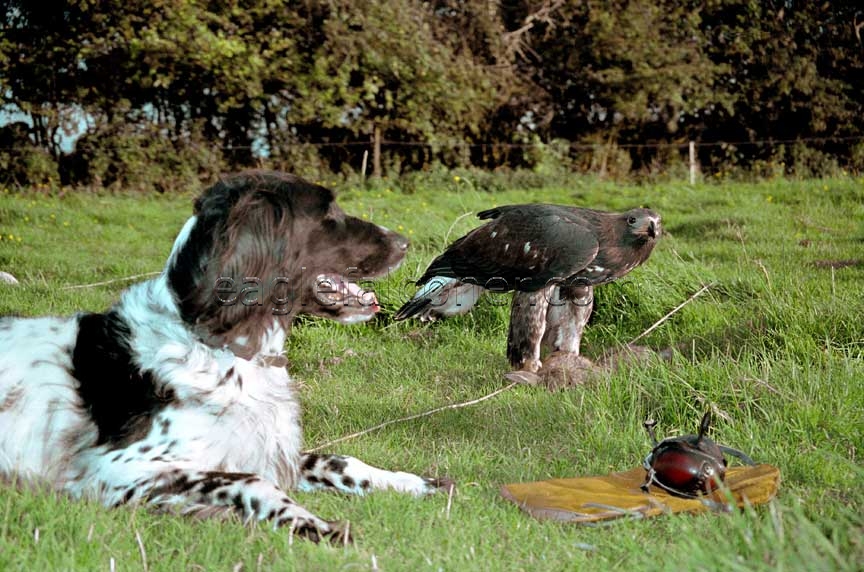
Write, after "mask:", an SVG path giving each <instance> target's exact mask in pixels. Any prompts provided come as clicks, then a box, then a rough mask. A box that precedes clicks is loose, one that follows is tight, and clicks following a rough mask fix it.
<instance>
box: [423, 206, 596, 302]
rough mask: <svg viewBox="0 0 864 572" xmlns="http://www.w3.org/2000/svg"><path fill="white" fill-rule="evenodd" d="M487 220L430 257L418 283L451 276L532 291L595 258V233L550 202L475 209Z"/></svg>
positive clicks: (497, 287) (505, 288)
mask: <svg viewBox="0 0 864 572" xmlns="http://www.w3.org/2000/svg"><path fill="white" fill-rule="evenodd" d="M480 216H481V217H483V218H491V219H492V220H490V222H488V223H486V224H485V225H483V226H481V227H479V228H476V229H474V230H472V231H471V232H469V233H468V234H467V235H465V236H463V237H462V238H460V239H459V240H457V241H456V242H454V243H453V244H452V245H450V247H449V248H448V249H447V250H446V251H445V252H444V253H443V254H441V255H440V256H439V257H438V258H436V259H435V260H433V261H432V264H430V265H429V268H428V269H427V270H426V272H425V273H424V274H423V277H422V278H420V280H419V281H418V284H421V285H422V284H425V283H426V282H428V281H429V280H431V279H432V278H435V277H447V278H455V279H457V280H459V281H461V282H469V283H474V284H478V285H480V286H482V287H484V288H486V289H489V290H493V291H499V292H503V291H508V290H520V291H523V292H534V291H536V290H539V289H541V288H543V287H544V286H545V285H546V284H547V282H549V280H551V279H553V278H560V279H566V278H568V277H569V276H571V275H572V274H574V273H575V272H577V271H578V270H581V269H583V268H584V267H585V266H587V265H588V264H590V262H591V261H592V260H594V258H595V257H596V256H597V251H598V246H599V245H598V237H597V235H596V233H595V231H594V229H592V228H591V226H590V224H589V223H588V222H587V221H586V220H585V219H584V218H581V217H580V216H578V215H577V214H574V213H572V212H571V211H568V210H567V209H564V208H561V207H556V206H554V205H512V206H508V207H499V208H497V209H491V210H488V211H483V212H482V213H480Z"/></svg>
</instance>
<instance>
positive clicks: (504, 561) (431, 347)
mask: <svg viewBox="0 0 864 572" xmlns="http://www.w3.org/2000/svg"><path fill="white" fill-rule="evenodd" d="M385 183H386V182H385ZM340 191H341V194H340V201H341V203H342V204H343V206H344V207H345V209H346V210H347V211H348V212H351V213H353V214H356V215H358V216H365V217H368V218H369V219H371V220H374V221H375V222H378V223H379V224H383V225H386V226H390V227H392V228H394V229H396V228H398V229H399V230H400V231H401V232H403V233H404V234H406V235H407V236H409V237H410V238H411V239H412V241H413V246H412V248H411V250H410V252H409V256H408V259H407V261H406V263H405V264H404V265H403V266H402V268H400V270H399V271H398V272H397V273H395V275H393V276H391V277H389V278H388V279H387V280H385V281H383V282H381V283H379V284H378V285H377V288H376V290H377V291H378V297H379V300H381V301H382V302H383V303H384V305H385V310H386V312H387V313H390V312H392V311H394V310H395V308H396V307H398V305H399V304H400V303H401V302H402V301H403V299H404V297H405V296H407V295H408V294H409V293H410V291H411V289H410V287H406V285H405V284H406V282H407V280H408V279H409V278H411V277H416V276H417V275H419V273H420V271H422V269H423V268H424V267H425V265H426V264H427V263H428V262H429V261H430V260H431V258H432V257H433V256H434V254H435V253H436V252H438V251H439V250H440V249H441V248H442V247H443V246H444V245H445V244H446V243H447V241H448V238H449V239H450V240H452V239H453V238H456V237H457V236H459V235H461V233H463V232H464V231H466V230H468V229H470V228H472V227H473V226H474V225H476V222H475V220H474V219H473V217H471V216H465V217H462V218H459V217H460V216H461V215H463V214H464V213H468V212H472V211H474V212H476V211H478V210H480V209H483V208H488V207H490V206H492V205H496V204H506V203H512V202H526V201H550V202H561V203H570V204H578V205H583V206H593V207H598V208H608V209H623V208H625V207H629V206H638V205H640V204H649V205H650V206H651V207H652V208H654V209H655V210H657V211H659V212H660V213H661V214H662V216H663V220H664V226H665V229H666V231H667V234H666V236H665V237H664V238H663V239H662V241H661V242H660V244H659V245H658V247H657V249H656V250H655V252H654V254H653V255H652V257H651V259H650V260H649V261H648V263H647V264H646V265H644V266H642V267H640V268H639V269H637V270H635V271H634V272H632V273H631V274H630V275H629V276H627V277H626V278H625V279H623V280H621V281H620V282H618V283H614V284H611V285H608V286H604V287H601V288H600V289H599V290H598V293H597V305H596V307H595V314H594V316H593V318H592V321H591V324H590V325H589V326H588V328H587V329H586V336H585V340H584V343H583V347H584V353H586V354H588V355H589V356H592V355H597V354H599V353H601V352H602V351H603V350H604V349H608V348H611V347H615V346H616V345H618V344H622V343H626V342H628V341H629V340H631V339H632V338H634V337H635V336H636V335H637V334H639V333H640V332H642V331H643V330H645V329H646V328H647V327H648V326H650V325H651V324H652V323H654V322H655V321H656V320H657V319H658V318H660V317H661V316H663V315H664V314H665V313H666V312H667V311H669V310H670V309H671V308H673V307H675V306H676V305H677V304H679V303H680V302H682V301H683V300H685V299H687V297H688V296H690V295H691V294H692V293H694V292H695V291H696V290H698V289H699V288H700V286H701V285H702V284H705V283H708V282H712V283H714V286H713V287H712V288H711V289H710V290H709V291H708V292H707V293H706V294H704V295H702V296H700V297H699V298H697V299H696V300H695V301H693V302H692V303H690V304H689V305H687V306H686V307H685V308H684V309H683V310H682V311H680V312H679V313H677V314H675V315H674V316H673V317H672V318H671V319H670V320H669V321H668V322H666V323H665V324H663V325H662V326H661V327H659V328H658V329H657V330H656V331H654V332H653V333H651V334H650V335H649V336H648V337H647V338H645V339H644V340H642V342H644V343H646V345H649V346H651V347H655V348H665V347H669V346H676V347H687V348H689V350H688V351H686V352H683V353H679V354H676V356H675V357H674V359H673V360H672V362H671V363H656V364H653V365H649V366H647V367H634V368H631V369H625V370H622V371H619V372H617V373H615V374H612V375H609V376H608V377H606V378H603V379H601V380H599V381H597V382H595V383H593V384H591V385H588V386H584V387H580V388H576V389H572V390H568V391H566V392H559V393H554V394H550V393H548V392H546V391H545V390H544V389H540V388H530V387H521V386H520V387H517V388H515V389H512V390H510V391H508V392H505V393H504V394H502V395H499V396H498V397H496V398H494V399H491V400H489V401H485V402H483V403H481V404H478V405H475V406H472V407H468V408H464V409H460V410H452V411H445V412H443V413H440V414H437V415H434V416H429V417H425V418H423V419H419V420H416V421H411V422H407V423H402V424H396V425H391V426H389V427H387V428H385V429H383V430H381V431H378V432H375V433H372V434H369V435H366V436H363V437H360V438H358V439H354V440H351V441H348V442H345V443H342V444H341V445H339V446H336V447H334V448H333V451H334V452H340V453H345V454H350V455H356V456H358V457H360V458H362V459H363V460H365V461H367V462H369V463H372V464H376V465H379V466H383V467H387V468H400V469H404V470H409V471H413V472H418V473H423V474H429V475H448V476H450V477H452V478H454V479H455V480H456V482H457V486H458V489H457V493H456V495H455V497H454V498H453V504H452V507H451V509H450V512H449V517H448V513H447V511H446V505H447V497H446V495H437V496H434V497H431V498H426V499H421V500H417V499H411V498H406V497H403V496H400V495H397V494H389V493H384V494H374V495H370V496H367V497H365V498H346V497H341V496H337V495H327V494H317V495H316V494H299V493H298V494H296V495H294V496H295V498H297V499H298V500H299V501H300V502H302V503H303V504H305V505H306V506H307V507H308V508H310V509H311V510H313V511H314V512H316V513H318V514H319V515H321V516H323V517H325V518H331V519H337V518H338V519H347V520H350V522H351V526H352V530H353V531H355V533H356V535H357V542H356V544H355V545H354V546H353V547H349V548H341V547H340V548H334V547H329V546H315V545H312V544H311V543H304V542H299V541H298V542H292V541H291V539H289V537H288V535H287V534H285V533H284V532H272V531H269V530H266V529H265V528H264V527H261V528H243V527H241V526H239V525H236V524H231V523H216V522H203V523H202V522H194V523H193V522H189V521H186V520H183V519H180V518H173V517H167V516H156V515H152V514H149V513H148V512H146V511H145V510H133V509H122V510H114V511H107V510H104V509H102V508H101V507H99V506H96V505H93V504H88V503H81V502H76V503H72V502H68V501H65V500H58V499H55V498H52V497H50V496H46V495H40V494H35V493H32V492H21V491H13V490H9V489H2V488H0V570H73V569H74V570H96V569H101V570H107V569H109V567H110V563H111V561H112V559H113V561H114V563H115V565H116V569H117V570H136V569H143V568H148V569H149V570H236V569H238V564H239V565H242V569H243V570H258V569H262V570H292V569H298V570H364V569H375V568H376V567H377V569H380V570H385V571H389V570H458V571H463V570H575V569H587V570H607V569H608V570H612V569H623V570H631V569H635V570H660V569H670V570H672V569H674V570H699V569H702V570H720V569H722V570H807V571H815V570H861V569H862V567H864V517H862V513H864V492H862V483H864V478H862V477H864V469H862V454H864V383H862V381H864V181H862V180H858V179H851V178H850V179H844V180H832V181H811V182H772V183H761V184H755V185H750V184H732V183H730V184H718V185H705V186H696V187H695V188H691V187H689V186H686V185H683V184H682V185H672V184H667V185H659V186H619V185H613V184H609V183H596V182H589V181H583V180H579V179H575V180H574V182H573V183H572V184H571V185H568V186H567V187H566V188H547V189H541V190H531V191H503V192H497V193H485V192H478V191H474V190H472V185H471V181H470V180H465V179H462V180H459V181H454V182H453V183H452V184H450V185H448V188H447V189H436V188H422V186H421V188H420V189H417V190H414V191H413V192H412V193H411V194H404V193H402V192H399V191H398V190H397V189H388V188H387V186H386V184H382V185H381V186H379V187H376V188H374V189H369V190H358V189H340ZM191 199H192V194H190V195H187V196H172V197H131V196H99V195H69V196H66V197H62V198H58V197H53V196H45V195H39V194H18V195H15V194H3V195H0V232H2V235H3V239H2V241H0V270H6V271H9V272H12V273H13V274H15V275H16V276H17V277H18V278H19V280H21V286H19V287H16V288H11V287H0V313H12V312H14V313H19V314H22V315H37V314H70V313H73V312H76V311H79V310H82V309H84V310H101V309H104V308H105V307H107V306H108V305H109V304H111V302H112V301H113V300H114V299H115V298H116V297H117V295H118V294H119V292H120V291H121V290H122V288H123V287H124V286H125V284H124V283H123V282H117V283H112V284H108V285H104V286H99V287H92V288H82V289H64V287H66V286H70V285H80V284H86V283H91V282H97V281H103V280H108V279H113V278H122V277H125V276H130V275H135V274H141V273H145V272H149V271H156V270H160V268H161V265H162V264H163V262H164V259H165V258H166V255H167V253H168V251H169V249H170V246H171V242H172V239H173V237H174V234H175V233H176V232H177V231H178V230H179V228H180V226H181V224H182V222H183V221H184V220H185V219H186V217H187V216H188V215H189V213H190V209H191ZM454 221H455V222H454ZM844 261H845V262H844ZM841 262H844V263H841ZM504 301H505V300H502V299H494V298H491V299H486V300H485V301H484V302H483V303H481V305H480V306H479V307H478V308H476V309H475V311H474V312H472V313H471V314H469V315H467V316H464V317H460V318H456V319H452V320H448V321H445V322H442V323H438V324H434V325H432V326H423V325H420V324H419V323H400V324H392V323H390V322H389V321H388V320H387V319H386V316H383V317H382V318H381V319H379V320H377V321H375V322H374V323H370V324H366V325H361V326H353V327H343V326H338V325H335V324H333V323H331V322H326V321H319V320H309V319H303V320H301V323H300V324H298V326H297V327H296V328H295V329H294V333H293V336H292V337H291V338H290V340H289V342H288V348H287V351H288V355H289V358H290V361H291V364H290V366H289V367H290V369H291V371H292V373H293V375H294V376H295V377H296V378H298V379H300V380H302V383H303V389H302V401H303V404H304V406H305V414H304V415H305V427H306V442H307V444H308V445H309V446H314V445H316V444H319V443H323V442H326V441H328V440H331V439H334V438H337V437H339V436H341V435H345V434H348V433H351V432H354V431H358V430H360V429H363V428H366V427H369V426H372V425H375V424H377V423H380V422H382V421H385V420H388V419H394V418H398V417H402V416H406V415H410V414H413V413H418V412H421V411H425V410H428V409H432V408H434V407H437V406H439V405H442V404H446V403H451V402H457V401H463V400H467V399H472V398H475V397H479V396H481V395H484V394H486V393H489V392H491V391H493V390H494V389H496V388H498V387H501V386H502V385H504V384H505V383H506V382H505V380H504V378H503V377H502V375H503V373H505V372H506V371H507V369H508V368H507V363H506V359H505V357H504V340H505V337H506V329H507V313H508V310H507V307H506V305H505V304H503V303H502V302H504ZM642 342H640V343H642ZM349 350H350V351H349ZM709 407H712V408H714V410H715V412H716V413H717V415H716V416H715V419H716V425H715V427H714V430H713V436H715V437H716V438H717V439H718V440H719V441H721V442H723V443H725V444H728V445H731V446H734V447H738V448H741V449H744V450H745V451H747V452H748V453H750V454H751V456H753V457H754V458H755V459H756V460H757V461H761V462H766V463H771V464H774V465H776V466H778V467H779V468H780V469H781V471H782V475H783V482H782V485H781V490H780V494H779V496H778V498H777V499H776V500H775V501H774V502H772V503H771V504H770V505H768V506H766V507H759V508H757V509H755V510H750V511H744V512H739V513H736V514H731V515H702V516H684V517H681V516H676V517H660V518H656V519H651V520H643V521H628V522H618V523H617V524H614V525H612V526H608V527H599V528H587V527H578V526H573V525H561V524H555V523H548V522H546V523H543V522H538V521H535V520H532V519H530V518H528V517H527V516H526V515H524V514H523V513H521V512H520V511H519V510H518V509H517V508H516V507H515V506H514V505H512V504H509V503H507V502H505V501H503V500H502V499H501V498H500V497H499V493H498V491H499V488H500V486H501V485H502V484H504V483H509V482H518V481H529V480H539V479H546V478H553V477H569V476H579V475H592V474H601V473H606V472H610V471H617V470H624V469H628V468H632V467H634V466H637V465H639V464H640V463H641V459H642V458H643V456H644V455H645V454H646V453H647V451H648V450H649V449H650V444H649V442H648V439H647V437H646V435H645V434H644V430H643V428H642V421H643V420H644V419H645V418H646V417H648V416H653V417H654V418H655V419H656V420H657V421H658V422H659V427H658V429H659V433H660V434H661V435H671V434H680V433H685V432H693V431H694V430H695V428H696V425H697V423H698V420H699V417H700V416H701V414H702V412H703V411H705V410H706V409H707V408H709ZM0 430H2V428H0ZM139 539H140V540H139ZM142 547H143V553H142Z"/></svg>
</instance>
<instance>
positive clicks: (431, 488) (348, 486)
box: [298, 453, 453, 496]
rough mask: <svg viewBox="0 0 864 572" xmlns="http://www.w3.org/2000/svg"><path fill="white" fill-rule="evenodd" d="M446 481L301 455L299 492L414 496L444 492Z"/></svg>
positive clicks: (345, 459) (358, 462) (341, 458)
mask: <svg viewBox="0 0 864 572" xmlns="http://www.w3.org/2000/svg"><path fill="white" fill-rule="evenodd" d="M452 486H453V481H451V480H450V479H434V478H429V477H421V476H418V475H414V474H412V473H405V472H402V471H385V470H383V469H378V468H376V467H372V466H370V465H367V464H366V463H364V462H363V461H361V460H359V459H356V458H354V457H346V456H344V455H317V454H314V453H303V462H302V465H301V470H300V484H299V485H298V488H299V489H300V490H303V491H317V490H331V491H339V492H343V493H350V494H360V495H362V494H365V493H367V492H369V491H372V490H394V491H398V492H403V493H409V494H413V495H415V496H420V495H426V494H430V493H434V492H436V491H438V490H442V489H443V490H447V489H448V488H449V487H452Z"/></svg>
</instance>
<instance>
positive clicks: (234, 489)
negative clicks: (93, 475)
mask: <svg viewBox="0 0 864 572" xmlns="http://www.w3.org/2000/svg"><path fill="white" fill-rule="evenodd" d="M102 486H103V495H101V496H102V498H103V499H104V500H106V501H107V502H108V504H112V505H120V504H126V503H129V502H135V501H143V502H146V503H148V504H152V505H154V506H156V507H158V508H160V509H164V510H167V511H169V512H179V513H181V514H188V515H193V516H199V517H210V516H217V515H220V514H224V513H226V512H233V513H235V514H237V515H238V516H240V517H241V518H242V519H243V520H244V522H246V523H248V522H251V521H263V522H267V523H270V524H272V526H273V528H274V529H275V528H287V529H289V530H290V531H291V532H293V533H294V534H296V535H298V536H301V537H304V538H307V539H309V540H312V541H313V542H319V541H321V540H325V539H326V540H329V541H331V542H333V543H337V544H338V543H347V542H350V540H351V539H350V537H349V535H348V532H347V531H346V530H345V529H344V528H343V527H342V525H341V524H340V523H337V522H329V521H326V520H323V519H321V518H318V517H317V516H315V515H314V514H312V513H311V512H309V511H308V510H306V509H305V508H303V507H302V506H300V505H298V504H297V503H295V502H294V501H293V500H291V499H290V498H289V497H288V495H286V494H285V493H284V492H283V491H282V490H280V489H279V488H278V487H277V486H276V485H274V484H273V483H270V482H268V481H266V480H264V479H262V478H261V477H259V476H257V475H254V474H252V473H228V472H221V471H194V470H186V469H182V468H170V469H167V470H160V471H159V472H158V473H157V474H156V475H155V476H151V477H144V478H139V479H137V480H135V481H133V482H131V483H129V484H128V485H120V486H112V487H108V486H107V485H106V484H105V483H104V482H103V484H102ZM107 490H110V491H111V494H109V495H106V494H104V491H107Z"/></svg>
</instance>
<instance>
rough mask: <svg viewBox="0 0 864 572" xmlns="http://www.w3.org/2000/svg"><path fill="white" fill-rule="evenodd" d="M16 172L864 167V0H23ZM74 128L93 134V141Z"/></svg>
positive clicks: (7, 33)
mask: <svg viewBox="0 0 864 572" xmlns="http://www.w3.org/2000/svg"><path fill="white" fill-rule="evenodd" d="M0 14H2V18H3V20H2V29H0V100H2V114H0V123H2V124H3V125H2V127H0V178H4V179H5V182H6V183H9V182H12V183H18V184H27V183H33V182H39V181H38V180H37V179H40V178H41V179H46V178H47V179H49V180H56V181H60V182H62V183H64V184H94V183H95V184H105V185H110V184H132V183H134V182H135V181H151V182H152V181H162V180H165V181H170V180H177V179H178V178H181V179H182V178H184V177H197V176H202V175H211V176H212V174H213V173H214V172H218V171H219V170H224V169H233V168H241V167H248V166H254V165H272V166H275V167H278V168H286V169H290V170H293V171H296V172H307V173H308V172H310V171H318V172H325V171H332V172H337V173H338V172H347V171H351V172H356V171H357V170H358V169H360V160H359V157H360V155H361V154H362V151H363V150H369V151H370V157H369V164H370V167H369V170H370V171H372V172H373V173H374V174H376V175H378V174H382V173H387V174H392V175H397V174H400V173H404V172H407V171H414V170H422V169H429V168H431V167H433V166H436V165H443V166H445V167H457V166H458V167H477V168H483V169H499V168H510V169H517V168H537V166H538V165H540V164H549V163H550V162H551V163H554V164H555V165H557V166H559V167H562V168H568V169H577V170H578V169H581V170H593V171H595V172H598V173H600V174H608V175H610V176H618V175H626V174H628V173H632V172H637V173H638V172H651V171H656V170H663V169H669V168H675V166H676V165H678V166H680V165H681V164H683V161H684V154H685V153H686V150H682V147H681V145H682V144H686V142H688V141H695V142H697V144H698V147H697V150H698V159H699V163H700V165H701V168H702V171H703V173H706V174H710V173H712V172H714V171H717V170H721V169H727V168H729V167H730V166H733V167H735V168H744V169H750V170H753V171H756V172H759V173H767V174H783V173H790V172H791V173H798V174H808V173H810V174H821V171H824V170H826V169H829V170H830V169H851V170H862V169H864V137H862V136H864V122H862V117H864V114H862V111H864V109H862V108H864V38H862V34H864V7H861V6H860V3H859V2H858V1H857V0H846V1H843V0H838V1H825V2H821V1H819V2H817V1H809V0H702V1H698V2H697V1H687V0H605V1H602V2H601V1H596V0H319V1H313V0H294V1H291V0H122V1H121V0H99V1H97V0H65V1H64V0H4V2H3V3H2V4H0ZM73 140H74V146H73V145H72V141H73Z"/></svg>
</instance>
